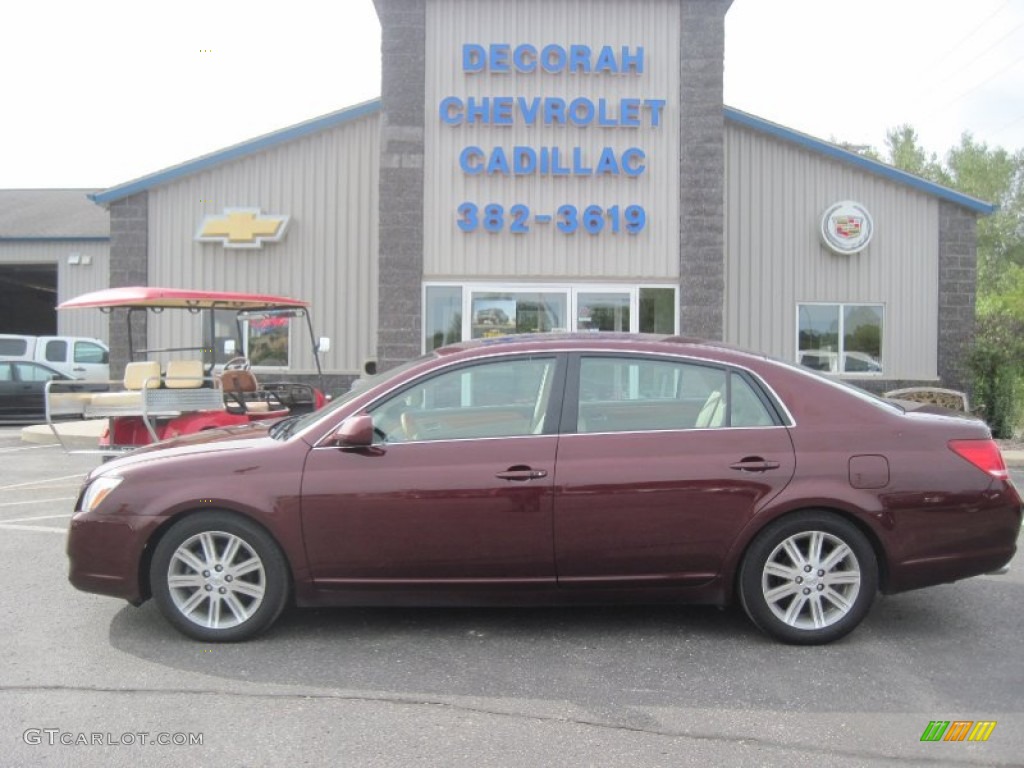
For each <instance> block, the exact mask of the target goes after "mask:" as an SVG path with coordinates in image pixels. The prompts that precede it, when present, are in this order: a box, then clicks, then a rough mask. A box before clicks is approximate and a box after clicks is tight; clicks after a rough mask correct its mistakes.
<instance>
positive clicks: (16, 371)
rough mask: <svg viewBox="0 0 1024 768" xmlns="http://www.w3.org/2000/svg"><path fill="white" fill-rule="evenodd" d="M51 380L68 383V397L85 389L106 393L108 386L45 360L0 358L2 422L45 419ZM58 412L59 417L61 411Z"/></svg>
mask: <svg viewBox="0 0 1024 768" xmlns="http://www.w3.org/2000/svg"><path fill="white" fill-rule="evenodd" d="M48 381H61V382H66V383H65V384H64V385H63V386H62V392H63V393H64V394H63V395H62V397H64V398H65V399H67V398H71V397H75V396H77V395H78V393H82V392H103V391H106V389H107V386H106V385H105V384H101V383H98V382H85V381H80V380H77V379H73V378H72V377H71V376H67V375H65V374H63V373H61V372H60V371H58V370H56V369H55V368H51V367H50V366H48V365H43V364H42V363H32V362H28V361H18V360H0V421H42V420H44V419H45V418H46V397H45V391H46V383H47V382H48ZM58 410H59V409H58ZM56 415H57V417H59V416H60V413H57V414H56Z"/></svg>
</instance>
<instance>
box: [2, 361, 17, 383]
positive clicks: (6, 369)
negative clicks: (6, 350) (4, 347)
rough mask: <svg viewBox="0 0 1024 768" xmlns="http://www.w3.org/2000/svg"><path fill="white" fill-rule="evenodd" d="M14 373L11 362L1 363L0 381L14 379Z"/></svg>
mask: <svg viewBox="0 0 1024 768" xmlns="http://www.w3.org/2000/svg"><path fill="white" fill-rule="evenodd" d="M13 380H14V374H13V373H11V364H10V363H0V381H13Z"/></svg>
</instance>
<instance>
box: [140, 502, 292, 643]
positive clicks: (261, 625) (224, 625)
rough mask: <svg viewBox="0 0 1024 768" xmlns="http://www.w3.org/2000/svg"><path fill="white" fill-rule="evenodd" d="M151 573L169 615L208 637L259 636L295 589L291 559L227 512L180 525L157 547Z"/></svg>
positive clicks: (197, 635) (194, 634) (209, 639)
mask: <svg viewBox="0 0 1024 768" xmlns="http://www.w3.org/2000/svg"><path fill="white" fill-rule="evenodd" d="M229 548H230V549H231V550H232V551H230V552H229V551H228V550H229ZM149 578H150V585H151V587H152V591H153V599H154V600H155V601H156V604H157V606H158V607H159V609H160V612H161V613H162V614H163V615H164V617H165V618H166V619H167V620H168V621H169V622H170V623H171V624H172V625H173V626H174V627H175V629H177V630H178V631H180V632H182V633H183V634H185V635H188V636H189V637H191V638H194V639H196V640H202V641H205V642H237V641H240V640H248V639H250V638H253V637H255V636H256V635H258V634H259V633H261V632H263V631H265V630H266V629H267V628H269V627H270V625H271V624H273V623H274V621H276V620H277V617H278V616H280V615H281V611H282V610H284V607H285V605H286V603H287V602H288V596H289V593H290V579H289V571H288V564H287V562H286V560H285V557H284V555H283V553H282V552H281V549H280V547H278V546H277V543H276V542H275V541H274V539H273V538H272V537H271V536H270V535H269V534H268V533H267V532H266V531H265V530H264V529H263V528H261V527H260V526H258V525H256V524H255V523H253V522H251V521H250V520H247V519H245V518H244V517H240V516H238V515H235V514H232V513H230V512H223V511H209V512H200V513H197V514H194V515H190V516H188V517H186V518H184V519H182V520H181V521H179V522H177V523H175V524H174V525H173V526H172V527H171V528H170V530H168V531H167V533H166V534H165V535H164V536H163V538H162V539H160V543H159V544H157V547H156V550H155V551H154V552H153V561H152V563H151V564H150V569H149ZM172 580H173V581H175V582H176V583H172Z"/></svg>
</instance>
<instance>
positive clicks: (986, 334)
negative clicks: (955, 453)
mask: <svg viewBox="0 0 1024 768" xmlns="http://www.w3.org/2000/svg"><path fill="white" fill-rule="evenodd" d="M968 365H969V366H970V369H971V373H972V374H973V376H974V399H975V402H977V403H980V405H981V406H982V408H983V409H984V417H985V421H987V422H988V425H989V427H990V428H991V429H992V434H993V436H995V437H998V438H1010V437H1013V431H1014V428H1015V427H1016V426H1017V424H1018V423H1019V419H1020V417H1021V414H1022V410H1024V409H1022V407H1021V400H1022V396H1024V321H1022V320H1021V319H1020V318H1018V317H1015V316H1014V315H1013V314H1010V313H1008V312H997V313H992V314H985V315H982V316H980V317H979V318H978V324H977V327H976V330H975V338H974V348H973V349H972V350H971V354H970V356H969V357H968Z"/></svg>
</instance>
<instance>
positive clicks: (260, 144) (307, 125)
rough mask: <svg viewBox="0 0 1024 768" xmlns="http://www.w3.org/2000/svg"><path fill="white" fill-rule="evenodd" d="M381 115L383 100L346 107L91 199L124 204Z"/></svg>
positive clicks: (99, 201) (153, 174)
mask: <svg viewBox="0 0 1024 768" xmlns="http://www.w3.org/2000/svg"><path fill="white" fill-rule="evenodd" d="M379 111H380V99H374V100H373V101H364V102H363V103H362V104H356V105H355V106H352V107H346V108H345V109H342V110H339V111H337V112H331V113H330V114H327V115H323V116H322V117H316V118H313V119H312V120H307V121H306V122H304V123H299V124H298V125H293V126H290V127H288V128H284V129H282V130H280V131H275V132H273V133H268V134H265V135H263V136H259V137H257V138H255V139H250V140H249V141H244V142H242V143H241V144H236V145H235V146H233V147H228V148H227V149H222V150H220V151H219V152H213V153H211V154H209V155H203V156H202V157H199V158H196V159H195V160H189V161H188V162H186V163H182V164H181V165H175V166H172V167H171V168H167V169H165V170H162V171H157V172H156V173H152V174H150V175H149V176H143V177H142V178H140V179H135V180H134V181H129V182H126V183H124V184H120V185H118V186H116V187H111V188H110V189H105V190H103V191H102V192H97V193H95V194H91V195H89V196H88V197H89V199H90V200H92V201H93V202H94V203H99V204H101V205H102V204H105V203H111V202H114V201H115V200H123V199H124V198H126V197H129V196H131V195H134V194H136V193H138V192H144V191H146V190H147V189H152V188H153V187H155V186H158V185H160V184H166V183H167V182H169V181H174V180H175V179H180V178H181V177H182V176H188V175H190V174H193V173H197V172H198V171H202V170H205V169H207V168H211V167H213V166H215V165H220V164H221V163H226V162H228V161H229V160H237V159H239V158H242V157H246V156H248V155H252V154H255V153H257V152H262V151H263V150H265V149H270V148H271V147H276V146H278V145H279V144H284V143H285V142H288V141H293V140H295V139H299V138H302V137H303V136H308V135H310V134H312V133H318V132H319V131H324V130H327V129H328V128H333V127H335V126H337V125H342V124H343V123H347V122H350V121H352V120H357V119H359V118H360V117H365V116H366V115H371V114H373V113H374V112H379Z"/></svg>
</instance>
